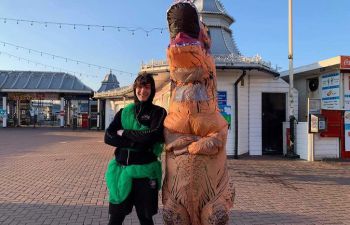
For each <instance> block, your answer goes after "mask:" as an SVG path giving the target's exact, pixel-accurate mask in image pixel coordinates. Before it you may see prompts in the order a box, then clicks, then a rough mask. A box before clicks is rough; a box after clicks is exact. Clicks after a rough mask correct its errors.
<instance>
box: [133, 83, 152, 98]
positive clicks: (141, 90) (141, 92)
mask: <svg viewBox="0 0 350 225" xmlns="http://www.w3.org/2000/svg"><path fill="white" fill-rule="evenodd" d="M135 93H136V97H137V99H138V100H139V101H140V102H146V101H147V100H148V98H149V96H150V95H151V84H145V85H139V86H137V87H136V89H135Z"/></svg>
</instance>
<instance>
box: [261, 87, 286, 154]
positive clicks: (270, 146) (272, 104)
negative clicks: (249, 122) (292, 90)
mask: <svg viewBox="0 0 350 225" xmlns="http://www.w3.org/2000/svg"><path fill="white" fill-rule="evenodd" d="M285 120H286V94H285V93H262V154H263V155H266V154H269V155H270V154H271V155H282V154H283V126H282V125H283V124H282V123H283V122H284V121H285Z"/></svg>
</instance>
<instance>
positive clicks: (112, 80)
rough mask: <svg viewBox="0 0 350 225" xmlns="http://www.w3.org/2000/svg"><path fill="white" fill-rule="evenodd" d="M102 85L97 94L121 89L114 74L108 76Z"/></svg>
mask: <svg viewBox="0 0 350 225" xmlns="http://www.w3.org/2000/svg"><path fill="white" fill-rule="evenodd" d="M101 83H102V84H101V87H100V88H99V89H98V91H97V92H103V91H108V90H111V89H116V88H119V82H118V79H117V77H116V76H115V75H114V74H112V72H110V73H109V74H107V75H106V76H105V78H104V79H103V81H102V82H101Z"/></svg>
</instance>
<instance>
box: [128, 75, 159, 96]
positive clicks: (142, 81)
mask: <svg viewBox="0 0 350 225" xmlns="http://www.w3.org/2000/svg"><path fill="white" fill-rule="evenodd" d="M146 84H150V85H151V95H150V96H149V98H148V99H147V102H152V101H153V98H154V95H155V94H156V85H155V82H154V79H153V76H152V74H149V73H143V74H140V75H138V76H137V77H136V79H135V81H134V85H133V89H134V101H135V102H139V100H138V98H137V96H136V88H137V87H141V86H145V85H146Z"/></svg>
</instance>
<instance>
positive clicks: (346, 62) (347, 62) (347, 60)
mask: <svg viewBox="0 0 350 225" xmlns="http://www.w3.org/2000/svg"><path fill="white" fill-rule="evenodd" d="M340 69H341V70H350V56H340Z"/></svg>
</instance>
